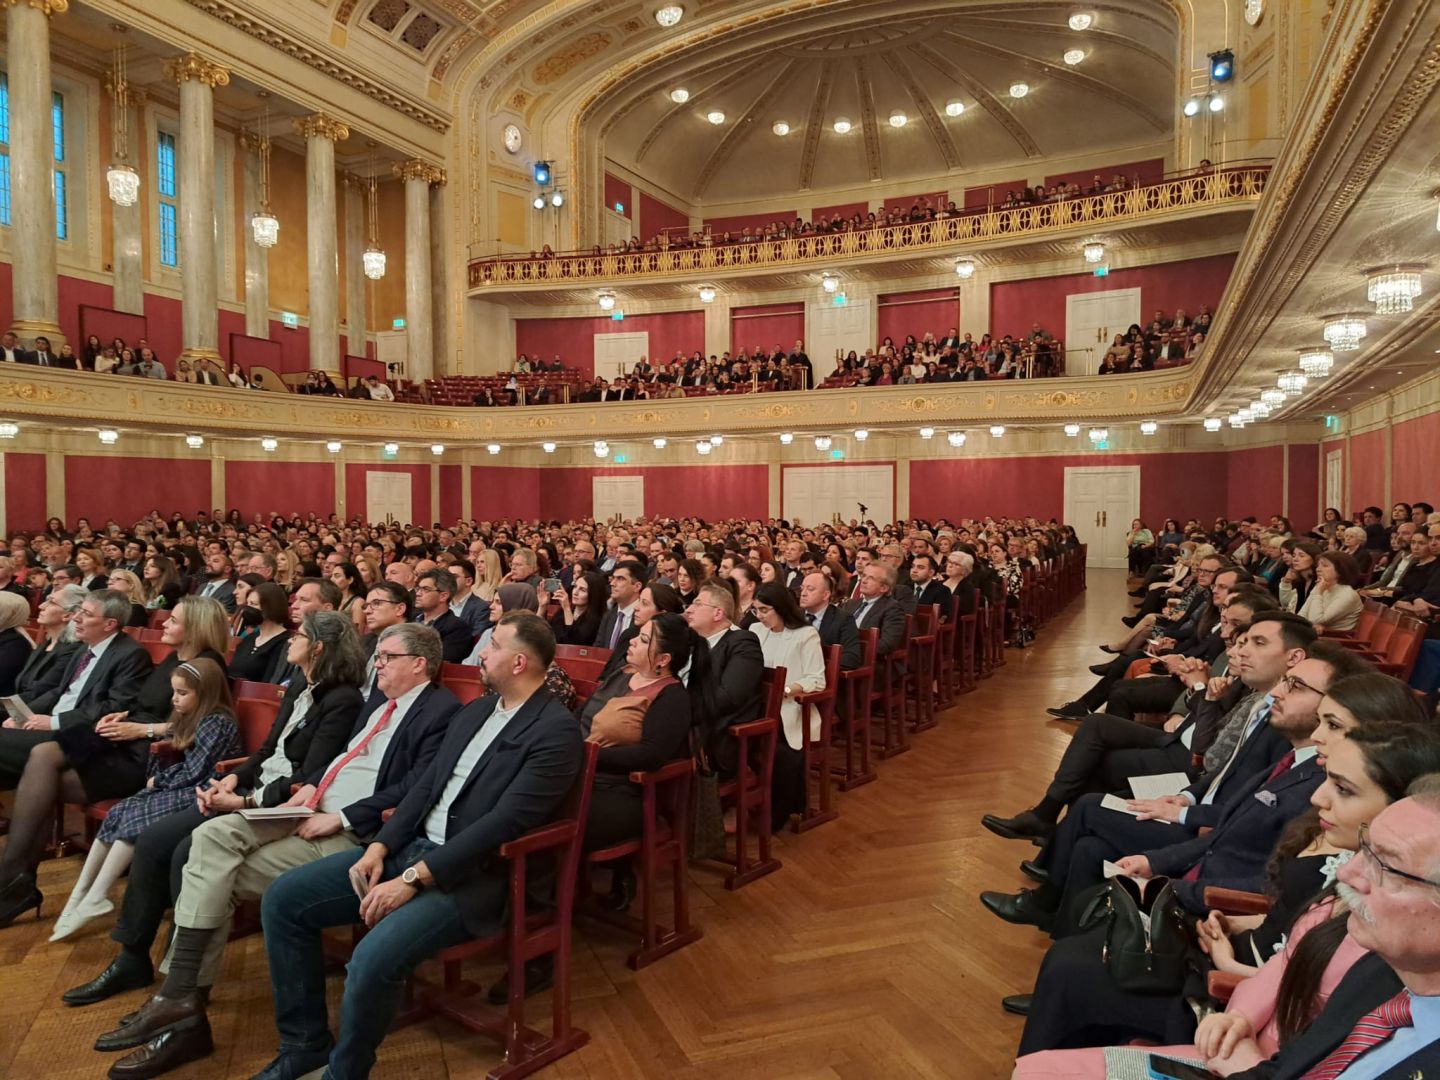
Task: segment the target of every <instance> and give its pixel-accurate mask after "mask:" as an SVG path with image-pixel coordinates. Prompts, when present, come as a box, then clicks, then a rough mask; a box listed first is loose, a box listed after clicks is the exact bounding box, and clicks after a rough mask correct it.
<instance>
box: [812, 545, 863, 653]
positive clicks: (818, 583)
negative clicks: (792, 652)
mask: <svg viewBox="0 0 1440 1080" xmlns="http://www.w3.org/2000/svg"><path fill="white" fill-rule="evenodd" d="M834 588H835V583H834V582H832V581H831V580H830V579H829V578H828V577H826V576H825V575H824V574H822V573H820V572H819V571H818V570H817V571H814V572H813V573H809V574H806V575H805V580H804V581H803V582H801V583H800V608H801V610H802V611H804V612H805V618H806V619H807V620H809V622H810V625H811V626H813V627H815V629H816V630H818V631H820V644H821V645H839V646H840V670H841V671H854V670H855V669H856V668H858V667H859V666H860V660H861V658H862V657H863V655H864V650H863V649H862V648H861V647H860V631H859V629H858V628H857V627H856V625H855V620H854V619H852V618H850V617H849V616H847V615H846V614H845V613H844V612H842V611H841V610H840V609H839V608H838V607H836V606H835V604H834V603H833V602H832V599H833V598H832V593H833V591H834Z"/></svg>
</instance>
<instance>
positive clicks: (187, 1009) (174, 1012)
mask: <svg viewBox="0 0 1440 1080" xmlns="http://www.w3.org/2000/svg"><path fill="white" fill-rule="evenodd" d="M197 1022H205V1030H206V1031H207V1032H208V1031H209V1030H210V1025H209V1022H208V1021H205V1006H204V1005H203V1004H201V1002H200V995H199V993H198V992H197V993H194V994H186V995H185V996H184V997H178V998H167V997H161V996H160V995H159V994H155V995H154V996H153V997H151V998H150V1000H149V1001H147V1002H145V1004H144V1005H142V1006H140V1010H139V1011H138V1012H136V1013H135V1014H134V1015H133V1016H130V1017H127V1018H126V1019H125V1022H124V1023H122V1024H121V1025H120V1026H119V1027H117V1028H116V1029H115V1030H114V1031H107V1032H106V1033H105V1034H104V1035H101V1036H100V1037H99V1038H98V1039H96V1040H95V1049H96V1050H99V1051H100V1052H101V1053H102V1054H103V1053H110V1052H112V1051H115V1050H129V1049H132V1048H133V1047H136V1046H143V1045H144V1044H145V1043H147V1042H149V1041H150V1040H151V1039H153V1038H155V1036H157V1035H161V1034H163V1033H165V1032H167V1031H170V1030H171V1029H172V1028H179V1027H184V1026H186V1025H190V1026H194V1024H195V1023H197ZM207 1053H208V1051H207Z"/></svg>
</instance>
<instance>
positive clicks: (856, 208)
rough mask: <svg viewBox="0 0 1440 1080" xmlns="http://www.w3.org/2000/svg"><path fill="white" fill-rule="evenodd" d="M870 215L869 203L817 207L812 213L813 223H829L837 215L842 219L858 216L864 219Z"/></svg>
mask: <svg viewBox="0 0 1440 1080" xmlns="http://www.w3.org/2000/svg"><path fill="white" fill-rule="evenodd" d="M868 213H870V204H869V203H868V202H851V203H836V204H835V205H834V206H817V207H815V208H814V209H813V210H811V211H810V220H811V221H821V220H824V221H829V220H830V219H831V218H832V217H834V216H835V215H836V214H839V215H840V216H841V217H842V218H852V217H854V216H855V215H856V214H859V215H860V216H861V217H864V216H865V215H866V214H868Z"/></svg>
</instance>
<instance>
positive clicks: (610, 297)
mask: <svg viewBox="0 0 1440 1080" xmlns="http://www.w3.org/2000/svg"><path fill="white" fill-rule="evenodd" d="M595 302H596V303H597V304H599V305H600V310H601V311H610V310H612V309H613V308H614V307H615V294H614V293H613V292H611V291H610V290H609V289H605V290H603V291H601V292H599V293H597V294H596V295H595Z"/></svg>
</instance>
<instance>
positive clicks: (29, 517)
mask: <svg viewBox="0 0 1440 1080" xmlns="http://www.w3.org/2000/svg"><path fill="white" fill-rule="evenodd" d="M47 516H48V515H47V514H46V513H45V455H44V454H6V455H5V527H6V528H7V529H9V530H10V532H11V533H14V532H16V531H18V530H21V529H23V530H26V531H29V532H38V531H39V530H40V529H43V528H45V518H46V517H47ZM71 524H73V522H72V523H71Z"/></svg>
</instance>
